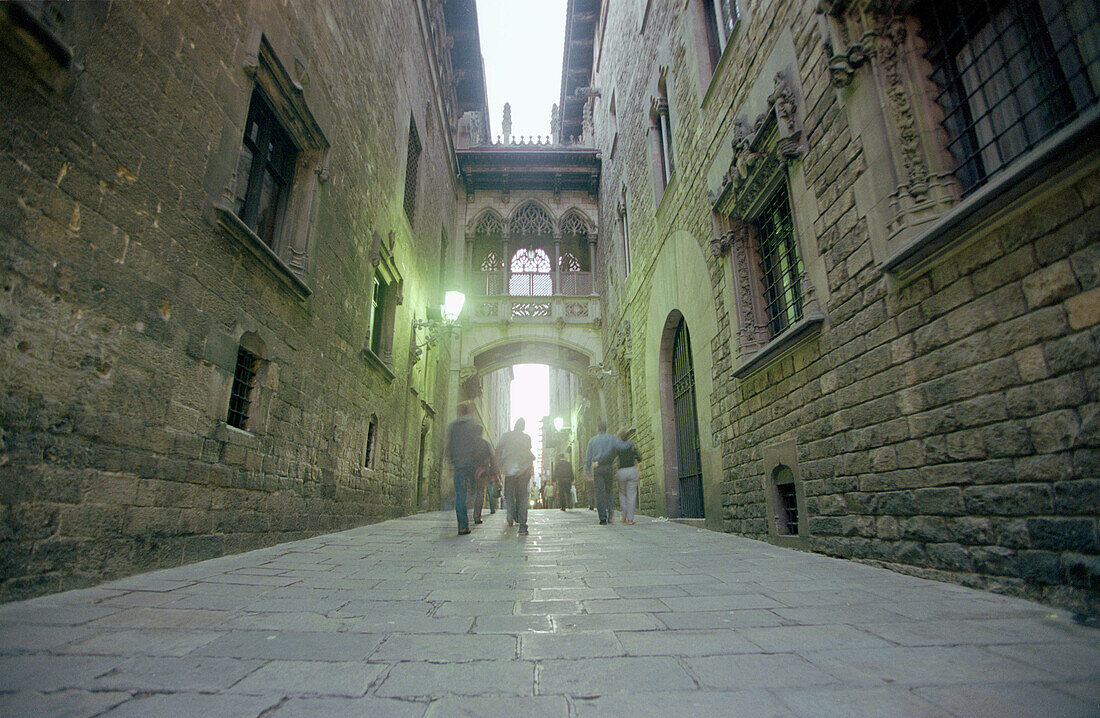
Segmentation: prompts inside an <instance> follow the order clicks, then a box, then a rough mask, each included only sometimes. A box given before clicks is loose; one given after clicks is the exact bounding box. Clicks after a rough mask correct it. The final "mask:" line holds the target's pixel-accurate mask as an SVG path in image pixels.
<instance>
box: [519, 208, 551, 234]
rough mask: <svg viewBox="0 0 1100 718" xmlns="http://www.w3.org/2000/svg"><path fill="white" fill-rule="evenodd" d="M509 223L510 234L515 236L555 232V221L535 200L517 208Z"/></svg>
mask: <svg viewBox="0 0 1100 718" xmlns="http://www.w3.org/2000/svg"><path fill="white" fill-rule="evenodd" d="M508 224H509V230H510V234H511V235H513V236H520V235H526V236H532V235H540V234H549V235H552V234H553V233H554V223H553V222H552V221H551V220H550V216H549V215H547V214H546V212H544V211H543V210H542V208H541V207H539V206H538V205H537V204H535V203H533V202H529V203H527V204H525V205H523V207H521V208H520V209H518V210H516V213H515V214H513V215H512V219H511V220H510V221H509V223H508Z"/></svg>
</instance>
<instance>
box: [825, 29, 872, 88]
mask: <svg viewBox="0 0 1100 718" xmlns="http://www.w3.org/2000/svg"><path fill="white" fill-rule="evenodd" d="M867 41H873V37H872V36H870V35H868V36H865V39H864V41H862V42H857V43H855V44H854V45H851V46H849V47H848V51H847V52H843V53H839V54H833V50H832V45H831V44H829V45H827V46H826V52H827V54H828V55H829V65H828V67H829V79H830V80H831V81H832V83H833V86H834V87H847V86H848V85H850V84H851V82H852V76H853V75H854V74H855V73H856V70H858V69H859V68H860V67H862V66H863V65H864V64H866V63H867V61H868V60H870V59H871V58H870V56H869V55H868V53H867V47H866V44H865V42H867Z"/></svg>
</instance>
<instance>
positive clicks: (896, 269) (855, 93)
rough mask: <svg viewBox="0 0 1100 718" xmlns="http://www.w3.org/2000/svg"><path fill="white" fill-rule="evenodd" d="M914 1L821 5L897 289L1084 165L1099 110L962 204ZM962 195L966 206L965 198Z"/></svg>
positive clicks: (884, 260)
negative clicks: (1078, 163) (860, 128)
mask: <svg viewBox="0 0 1100 718" xmlns="http://www.w3.org/2000/svg"><path fill="white" fill-rule="evenodd" d="M918 4H919V3H918V0H823V2H821V3H820V4H819V7H818V12H819V13H821V14H822V15H823V16H824V17H825V19H826V23H825V29H826V30H827V37H826V41H825V42H826V58H827V63H828V65H827V68H828V71H829V75H830V79H831V81H832V84H833V85H834V86H835V87H836V88H838V91H839V92H840V93H841V97H842V100H843V101H844V104H845V105H846V106H847V110H848V112H849V116H850V117H856V116H859V117H860V118H861V122H862V123H863V124H865V125H867V127H868V130H869V131H864V132H861V133H860V139H861V140H862V142H863V149H864V153H865V154H867V155H868V156H873V157H880V158H882V160H881V161H878V162H874V163H869V165H868V173H867V182H866V186H867V191H866V192H864V193H863V194H864V195H866V197H865V200H864V201H865V202H866V204H867V206H868V211H867V215H868V222H869V225H870V228H871V238H872V250H873V252H874V256H875V258H876V260H877V261H878V263H879V267H880V268H881V269H882V271H884V272H885V273H887V274H889V275H890V276H891V278H892V280H894V281H897V282H899V283H904V282H906V281H908V279H909V278H910V277H914V276H918V275H919V274H921V273H923V272H924V271H926V270H927V269H928V268H930V267H931V266H932V265H933V264H935V263H938V262H939V261H942V260H943V259H944V258H946V257H949V256H951V254H952V250H954V249H955V248H957V247H958V246H960V244H961V243H962V242H964V241H965V239H966V238H967V237H968V236H969V235H970V234H971V232H970V230H972V229H974V228H976V227H978V226H980V225H982V224H983V223H985V222H987V221H989V220H990V219H991V218H993V217H995V216H998V215H999V214H1001V213H1002V212H1004V211H1006V210H1010V209H1011V208H1012V207H1013V206H1014V205H1015V204H1016V202H1017V201H1018V200H1019V199H1020V198H1021V197H1023V196H1024V195H1025V194H1027V192H1029V191H1030V190H1032V189H1034V187H1035V186H1037V185H1038V184H1040V183H1041V182H1044V181H1047V180H1049V179H1050V178H1052V177H1054V176H1055V175H1056V174H1058V173H1059V172H1061V171H1063V170H1065V169H1066V168H1067V167H1069V166H1071V165H1072V164H1073V163H1074V161H1075V160H1077V159H1080V153H1079V152H1075V148H1077V147H1080V146H1084V145H1087V143H1088V142H1089V141H1093V142H1094V141H1095V135H1096V133H1097V126H1098V124H1100V104H1093V105H1091V106H1088V107H1086V108H1085V109H1084V110H1082V111H1080V114H1079V116H1078V117H1077V118H1076V119H1075V120H1073V121H1071V122H1069V124H1068V125H1067V126H1066V127H1064V128H1063V129H1062V130H1059V131H1057V132H1055V133H1054V134H1053V135H1051V136H1049V137H1047V138H1046V139H1045V140H1043V141H1041V142H1039V143H1038V145H1036V146H1035V147H1032V148H1031V149H1029V150H1028V151H1026V152H1025V153H1023V154H1022V155H1021V156H1019V157H1016V158H1015V159H1014V160H1013V161H1012V162H1011V163H1009V165H1007V166H1006V168H1004V169H1003V170H1002V171H1000V172H998V173H997V176H995V177H993V178H992V179H990V180H989V181H988V182H986V184H984V185H983V186H981V187H980V188H978V189H976V190H974V191H972V192H971V193H970V194H968V195H966V193H965V191H964V189H963V186H962V184H961V182H960V181H959V180H958V179H957V178H956V176H955V174H954V166H955V160H954V158H953V157H952V156H951V154H950V152H949V151H948V142H949V137H948V134H947V132H946V131H945V130H944V128H943V127H942V126H941V122H942V121H943V119H944V110H943V108H942V107H940V105H939V104H938V103H937V101H936V97H937V95H939V94H940V92H941V88H940V87H939V85H938V84H937V83H936V82H935V81H934V80H933V79H932V73H933V67H932V65H931V64H930V63H929V62H928V61H927V59H926V58H925V57H924V55H925V52H926V49H927V46H926V41H925V39H924V37H923V34H922V31H921V24H920V20H919V18H918V17H917V14H916V9H917V5H918ZM964 195H966V196H964Z"/></svg>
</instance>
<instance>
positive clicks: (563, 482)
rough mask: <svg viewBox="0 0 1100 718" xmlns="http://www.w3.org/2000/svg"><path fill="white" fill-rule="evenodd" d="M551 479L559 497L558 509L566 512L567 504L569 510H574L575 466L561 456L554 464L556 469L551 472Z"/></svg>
mask: <svg viewBox="0 0 1100 718" xmlns="http://www.w3.org/2000/svg"><path fill="white" fill-rule="evenodd" d="M550 477H551V478H552V479H553V480H554V491H555V492H556V493H557V495H558V508H560V509H561V510H562V511H565V507H566V504H568V505H569V508H573V501H572V498H573V497H572V491H571V489H572V488H573V464H571V463H569V459H567V458H565V457H564V456H559V457H558V460H557V461H555V462H554V469H553V471H551V472H550Z"/></svg>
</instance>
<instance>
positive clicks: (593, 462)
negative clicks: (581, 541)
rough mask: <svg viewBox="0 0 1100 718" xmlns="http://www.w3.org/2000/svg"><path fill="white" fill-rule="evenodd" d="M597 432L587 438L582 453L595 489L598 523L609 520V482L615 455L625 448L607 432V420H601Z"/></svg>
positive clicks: (611, 476)
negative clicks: (586, 443)
mask: <svg viewBox="0 0 1100 718" xmlns="http://www.w3.org/2000/svg"><path fill="white" fill-rule="evenodd" d="M598 429H599V433H598V434H596V435H595V436H593V437H592V438H591V439H589V440H588V451H586V452H585V454H584V468H585V470H586V471H589V472H591V474H592V483H593V488H594V489H595V491H596V513H597V514H599V517H600V525H601V526H606V525H607V524H608V523H610V522H611V514H612V509H611V495H612V493H611V492H612V489H611V482H612V481H613V480H614V470H615V457H616V456H617V455H618V453H619V452H620V451H622V450H624V449H625V448H626V442H623V441H620V440H619V438H618V437H617V436H612V435H611V434H608V433H607V422H606V421H601V422H600V423H599V426H598Z"/></svg>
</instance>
